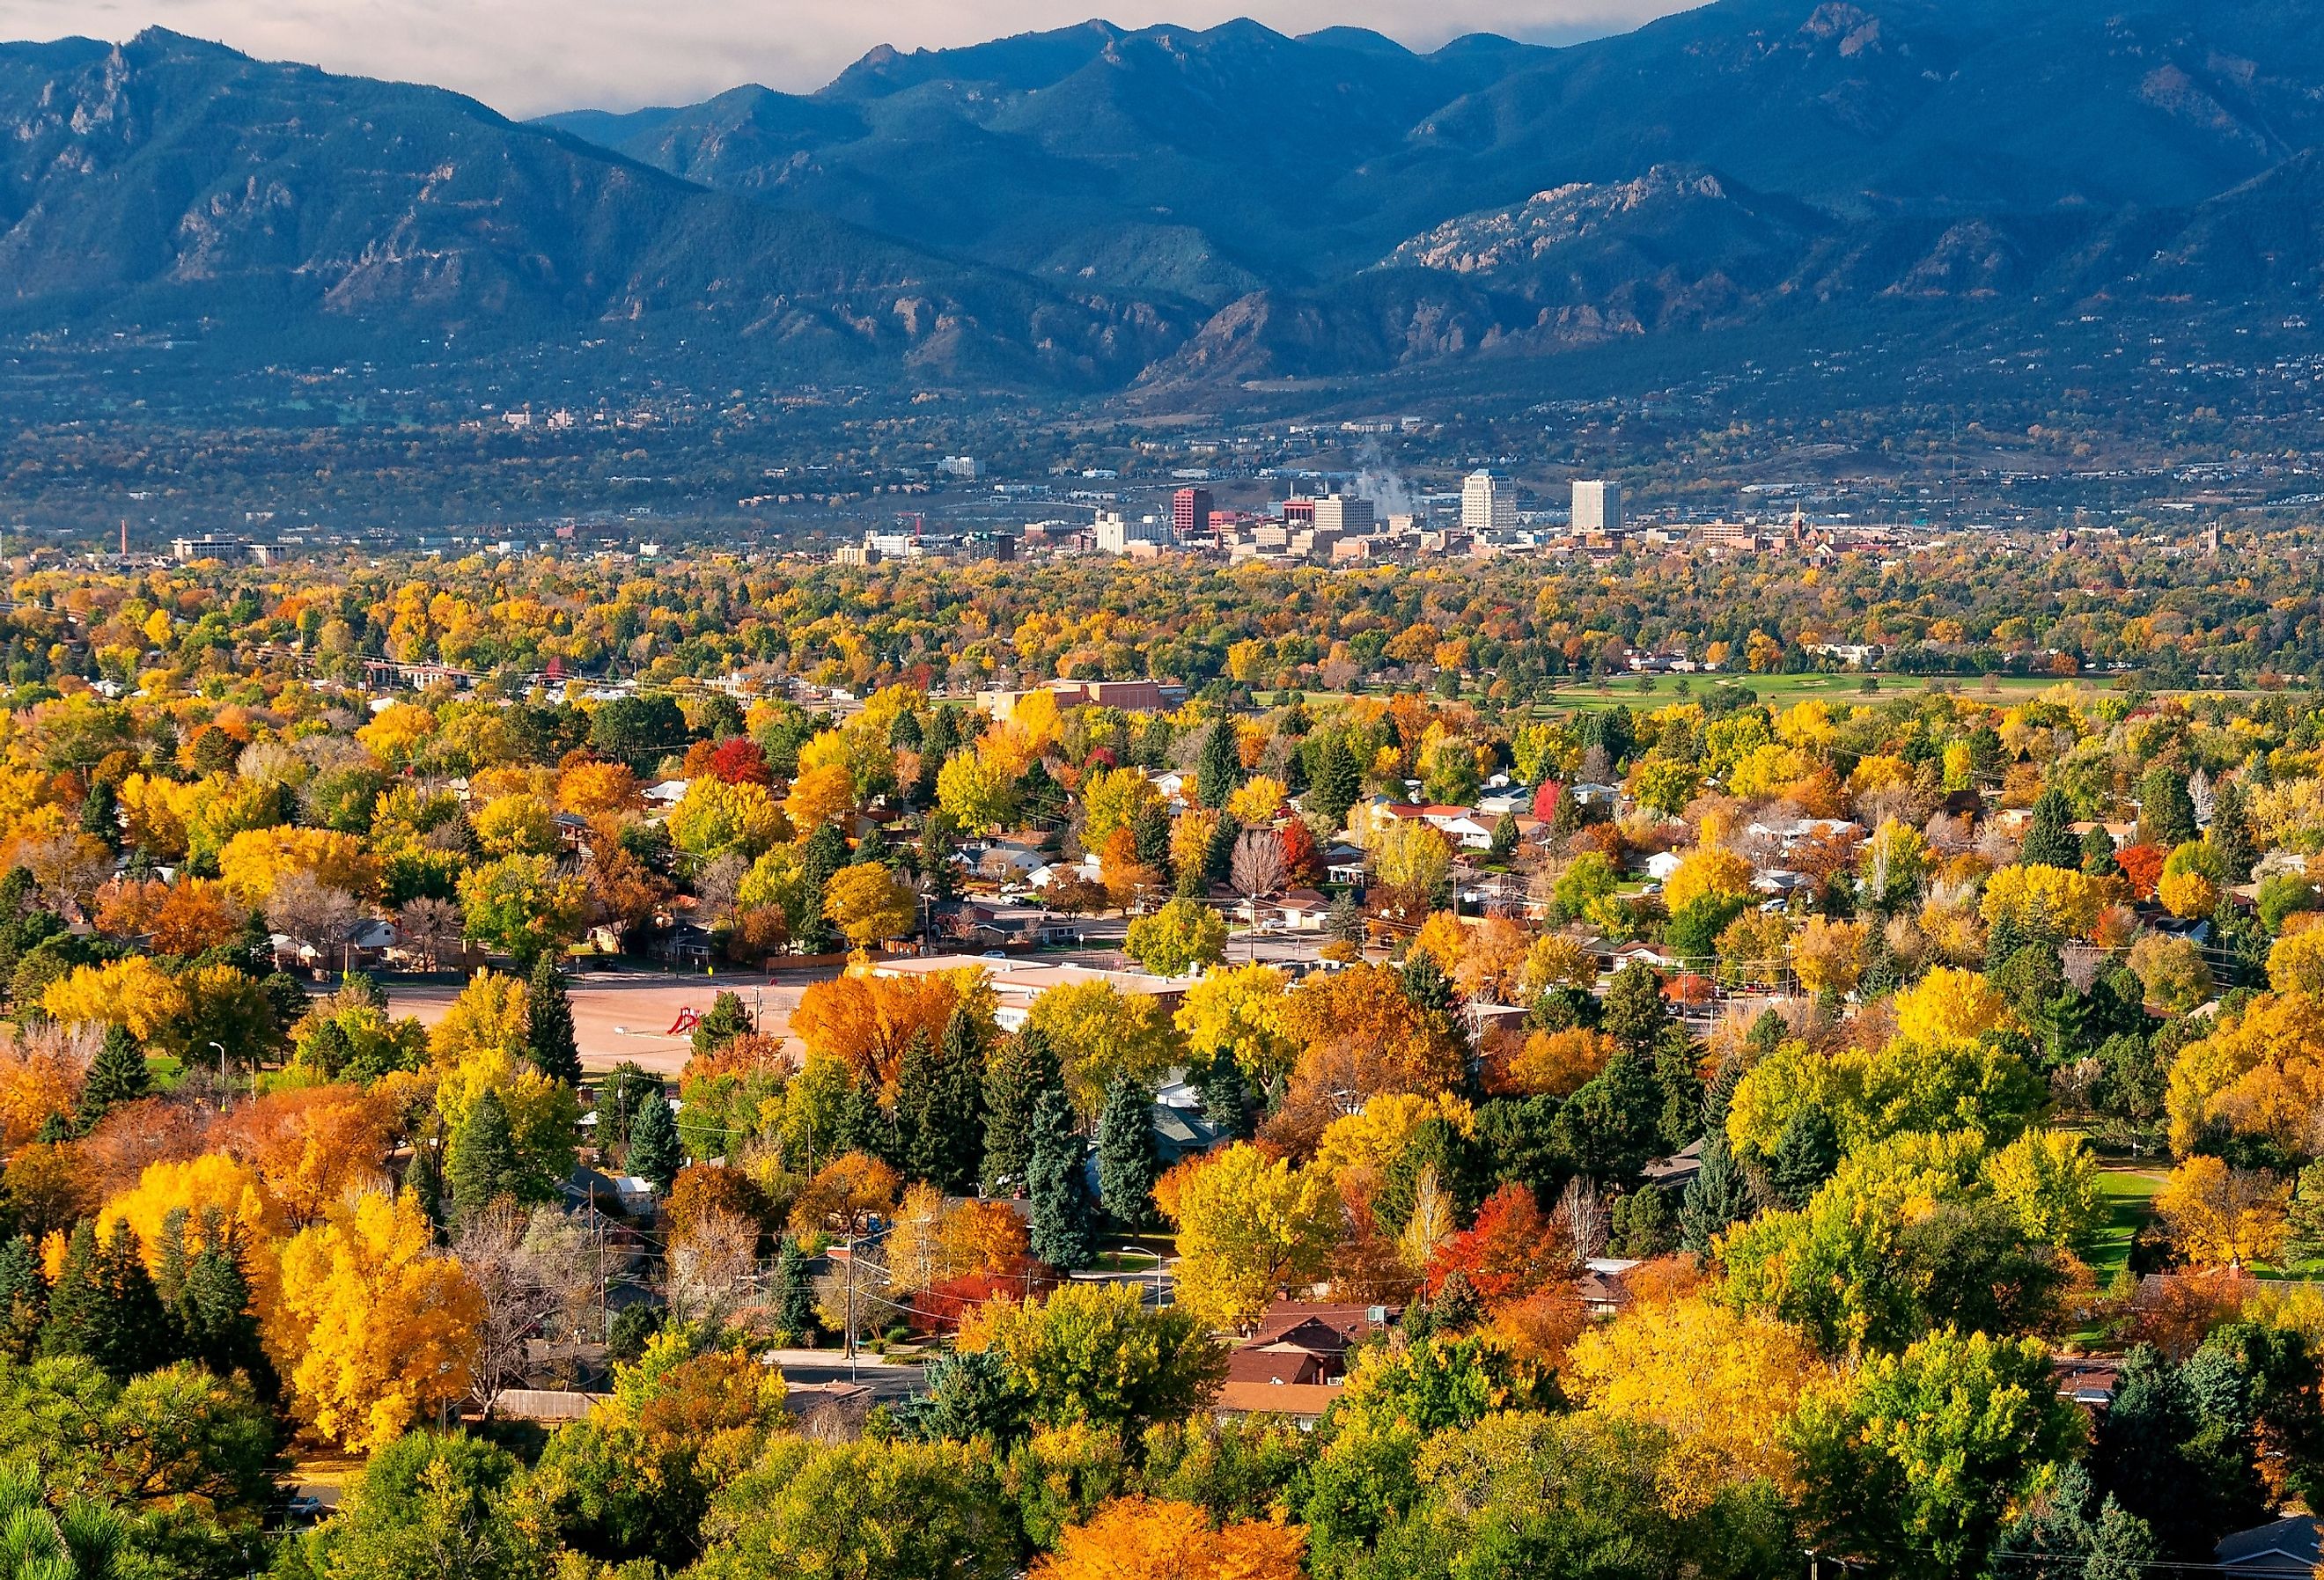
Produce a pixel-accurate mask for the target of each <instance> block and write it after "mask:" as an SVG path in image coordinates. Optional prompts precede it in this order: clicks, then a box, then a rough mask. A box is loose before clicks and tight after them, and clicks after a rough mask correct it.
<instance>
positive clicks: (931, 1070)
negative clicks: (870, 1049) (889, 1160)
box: [895, 1030, 940, 1179]
mask: <svg viewBox="0 0 2324 1580" xmlns="http://www.w3.org/2000/svg"><path fill="white" fill-rule="evenodd" d="M935 1108H936V1047H935V1045H934V1044H932V1043H931V1042H929V1041H928V1034H927V1031H926V1030H917V1031H914V1032H913V1033H912V1039H911V1041H909V1042H908V1043H906V1044H905V1045H904V1057H903V1058H901V1059H900V1060H899V1061H898V1062H897V1066H896V1119H895V1128H896V1155H897V1157H898V1158H899V1159H900V1160H902V1163H903V1170H904V1176H905V1178H908V1179H926V1178H927V1174H926V1173H925V1172H924V1171H923V1170H922V1169H921V1168H920V1165H919V1161H918V1160H919V1158H920V1156H921V1155H922V1153H924V1152H925V1151H926V1150H927V1143H926V1140H925V1138H926V1136H927V1131H928V1128H929V1127H930V1126H931V1125H932V1124H935V1123H940V1121H939V1120H938V1118H937V1115H936V1112H935Z"/></svg>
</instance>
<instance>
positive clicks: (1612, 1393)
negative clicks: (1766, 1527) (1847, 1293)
mask: <svg viewBox="0 0 2324 1580" xmlns="http://www.w3.org/2000/svg"><path fill="white" fill-rule="evenodd" d="M1564 1372H1565V1373H1566V1375H1568V1376H1569V1377H1570V1378H1571V1379H1572V1381H1573V1382H1574V1383H1575V1384H1576V1385H1577V1387H1578V1388H1579V1390H1580V1391H1581V1394H1582V1400H1583V1402H1584V1403H1585V1404H1586V1405H1587V1407H1588V1408H1589V1409H1592V1410H1595V1411H1597V1412H1598V1413H1600V1414H1601V1415H1606V1416H1610V1417H1614V1418H1618V1419H1620V1420H1626V1421H1635V1422H1638V1423H1640V1424H1643V1425H1646V1426H1650V1427H1654V1428H1659V1429H1660V1430H1662V1431H1664V1432H1667V1433H1668V1434H1670V1438H1671V1442H1670V1446H1669V1448H1668V1449H1667V1450H1666V1451H1665V1455H1664V1458H1663V1462H1662V1464H1661V1465H1660V1466H1659V1467H1658V1468H1657V1474H1656V1481H1657V1483H1659V1491H1660V1492H1661V1493H1662V1496H1663V1500H1664V1502H1665V1506H1666V1507H1667V1508H1668V1509H1669V1511H1670V1512H1672V1513H1673V1514H1674V1515H1676V1516H1678V1517H1680V1518H1682V1519H1683V1518H1686V1517H1688V1516H1690V1515H1692V1514H1696V1513H1700V1512H1701V1511H1702V1510H1704V1509H1706V1508H1708V1507H1710V1505H1711V1502H1712V1501H1714V1500H1716V1499H1717V1497H1718V1496H1719V1494H1720V1492H1723V1491H1724V1490H1726V1489H1727V1488H1729V1487H1732V1486H1736V1485H1738V1484H1740V1483H1745V1482H1748V1481H1752V1480H1755V1479H1759V1478H1765V1479H1766V1480H1767V1481H1768V1482H1771V1483H1774V1484H1775V1486H1776V1487H1778V1488H1780V1489H1782V1490H1784V1492H1797V1491H1798V1488H1799V1467H1798V1465H1797V1463H1796V1461H1795V1460H1794V1456H1793V1454H1792V1451H1791V1449H1790V1447H1789V1446H1788V1445H1787V1443H1786V1440H1785V1428H1786V1427H1787V1426H1788V1425H1789V1423H1790V1420H1791V1417H1792V1413H1793V1412H1794V1410H1796V1409H1798V1408H1799V1406H1800V1402H1801V1401H1802V1400H1803V1399H1805V1398H1806V1397H1808V1395H1809V1394H1810V1392H1811V1391H1812V1390H1814V1389H1816V1388H1817V1387H1818V1386H1820V1385H1821V1384H1823V1383H1824V1382H1826V1381H1829V1380H1830V1377H1831V1373H1830V1371H1829V1369H1828V1368H1827V1367H1826V1366H1824V1365H1823V1363H1821V1361H1820V1360H1819V1359H1818V1357H1817V1355H1816V1352H1815V1347H1814V1346H1813V1345H1812V1344H1810V1343H1809V1342H1808V1340H1807V1339H1806V1337H1805V1336H1804V1335H1802V1334H1801V1333H1800V1332H1799V1331H1798V1330H1797V1329H1795V1328H1793V1327H1791V1326H1787V1325H1785V1324H1784V1323H1781V1322H1778V1321H1776V1320H1775V1319H1774V1318H1773V1317H1762V1316H1757V1315H1749V1314H1746V1313H1744V1312H1740V1311H1738V1310H1735V1309H1734V1308H1733V1307H1729V1306H1726V1305H1724V1304H1721V1303H1720V1302H1717V1301H1714V1300H1709V1299H1704V1298H1701V1297H1699V1296H1696V1297H1690V1298H1685V1299H1681V1300H1672V1301H1665V1302H1657V1303H1654V1304H1651V1305H1647V1306H1645V1307H1638V1308H1634V1309H1632V1310H1630V1311H1628V1312H1626V1313H1624V1314H1623V1316H1622V1317H1621V1318H1620V1319H1619V1320H1618V1321H1616V1322H1612V1323H1609V1324H1606V1325H1604V1326H1600V1327H1595V1328H1592V1329H1591V1330H1590V1331H1588V1332H1586V1333H1584V1334H1582V1336H1581V1337H1580V1338H1579V1339H1577V1340H1575V1341H1574V1344H1573V1348H1572V1352H1571V1353H1570V1354H1568V1356H1567V1358H1566V1365H1565V1367H1564Z"/></svg>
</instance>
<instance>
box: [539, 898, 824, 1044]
mask: <svg viewBox="0 0 2324 1580" xmlns="http://www.w3.org/2000/svg"><path fill="white" fill-rule="evenodd" d="M820 886H821V885H819V884H818V885H817V887H820ZM567 1019H568V1020H569V1019H570V1012H567ZM750 1029H751V1012H750V1011H748V1010H746V1009H744V1008H743V1007H742V994H740V993H720V994H719V995H718V996H717V997H716V998H715V999H713V1000H711V1001H710V1010H709V1012H708V1013H706V1014H705V1015H704V1016H703V1017H702V1019H700V1020H699V1021H696V1022H695V1023H694V1037H693V1046H694V1051H695V1052H696V1053H697V1054H712V1053H715V1052H717V1051H718V1050H719V1049H722V1048H724V1047H725V1046H726V1045H727V1044H728V1043H730V1042H732V1041H733V1040H734V1039H736V1038H737V1037H740V1036H742V1033H744V1032H745V1031H748V1030H750ZM575 1062H576V1065H577V1064H578V1062H579V1060H578V1058H576V1060H575Z"/></svg>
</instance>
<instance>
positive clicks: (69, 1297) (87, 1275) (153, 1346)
mask: <svg viewBox="0 0 2324 1580" xmlns="http://www.w3.org/2000/svg"><path fill="white" fill-rule="evenodd" d="M170 1350H171V1333H170V1326H169V1318H168V1314H167V1313H165V1312H164V1311H163V1310H162V1308H161V1297H160V1296H159V1295H158V1294H156V1293H155V1291H154V1289H153V1280H152V1275H151V1274H149V1273H148V1272H147V1271H146V1270H145V1254H144V1252H143V1250H141V1249H140V1248H139V1245H138V1243H137V1236H136V1235H135V1234H132V1233H131V1232H130V1230H129V1228H128V1226H127V1225H126V1224H116V1225H115V1227H114V1231H113V1233H112V1234H109V1235H103V1236H100V1235H99V1234H97V1226H96V1225H95V1224H91V1223H90V1222H88V1220H87V1219H83V1220H82V1221H81V1222H80V1223H79V1224H77V1225H75V1227H74V1229H73V1232H72V1235H71V1237H70V1238H69V1240H68V1241H67V1243H66V1246H65V1258H64V1265H63V1267H62V1269H61V1270H60V1274H59V1277H58V1279H57V1282H56V1286H55V1288H54V1289H51V1291H50V1294H49V1317H48V1323H47V1326H45V1327H43V1328H42V1332H41V1351H42V1354H50V1355H86V1356H88V1358H89V1359H90V1360H91V1361H94V1362H96V1363H97V1365H98V1366H100V1367H102V1368H103V1369H104V1370H105V1371H106V1373H108V1374H109V1375H111V1376H112V1377H114V1378H115V1380H117V1381H124V1382H125V1381H128V1380H129V1379H130V1378H132V1377H134V1376H135V1375H137V1374H138V1373H139V1372H147V1371H151V1370H152V1368H153V1367H155V1366H156V1365H159V1364H161V1363H163V1362H164V1361H166V1360H167V1359H168V1357H169V1353H170Z"/></svg>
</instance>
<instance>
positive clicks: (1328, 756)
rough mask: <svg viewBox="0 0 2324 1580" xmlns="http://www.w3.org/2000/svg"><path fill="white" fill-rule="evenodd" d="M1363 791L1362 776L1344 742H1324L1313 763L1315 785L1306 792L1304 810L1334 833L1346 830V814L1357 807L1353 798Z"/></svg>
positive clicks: (1339, 737)
mask: <svg viewBox="0 0 2324 1580" xmlns="http://www.w3.org/2000/svg"><path fill="white" fill-rule="evenodd" d="M1363 788H1364V779H1363V772H1362V770H1361V769H1360V768H1359V767H1358V766H1357V763H1356V759H1355V755H1354V753H1351V752H1350V751H1349V750H1348V743H1347V740H1346V738H1345V737H1344V736H1342V735H1336V734H1335V735H1333V736H1332V737H1331V738H1330V739H1329V740H1327V741H1326V742H1324V744H1323V751H1322V753H1320V755H1319V756H1318V759H1317V761H1316V763H1315V783H1314V788H1313V789H1311V790H1309V791H1308V792H1307V797H1306V806H1307V809H1308V810H1309V811H1312V812H1314V813H1315V814H1316V815H1317V816H1318V817H1320V818H1323V821H1324V823H1325V824H1326V825H1327V826H1328V827H1331V828H1333V829H1335V830H1336V829H1339V828H1342V827H1346V826H1347V821H1348V810H1349V808H1351V807H1353V806H1354V805H1355V804H1356V797H1357V796H1359V795H1360V794H1361V793H1362V791H1363Z"/></svg>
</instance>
